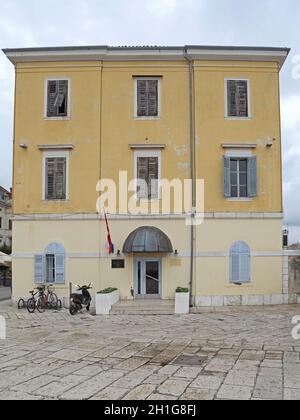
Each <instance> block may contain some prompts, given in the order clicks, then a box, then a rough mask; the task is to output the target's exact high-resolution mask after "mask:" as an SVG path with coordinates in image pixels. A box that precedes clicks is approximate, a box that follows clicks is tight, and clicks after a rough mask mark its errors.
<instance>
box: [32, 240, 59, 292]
mask: <svg viewBox="0 0 300 420" xmlns="http://www.w3.org/2000/svg"><path fill="white" fill-rule="evenodd" d="M65 259H66V257H65V248H64V247H63V245H61V244H59V243H51V244H49V245H48V246H47V247H46V248H45V251H44V253H43V254H36V255H35V256H34V281H35V284H44V283H48V284H51V283H53V284H65V279H66V274H65V271H66V270H65V265H66V264H65Z"/></svg>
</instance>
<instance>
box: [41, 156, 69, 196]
mask: <svg viewBox="0 0 300 420" xmlns="http://www.w3.org/2000/svg"><path fill="white" fill-rule="evenodd" d="M67 160H68V159H67V156H58V155H57V156H54V155H53V156H51V155H46V156H45V162H44V165H45V200H66V199H67Z"/></svg>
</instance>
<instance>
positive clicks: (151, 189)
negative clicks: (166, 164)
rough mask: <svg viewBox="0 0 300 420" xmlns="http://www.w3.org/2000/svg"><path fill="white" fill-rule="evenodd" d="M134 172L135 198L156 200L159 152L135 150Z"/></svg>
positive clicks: (157, 195)
mask: <svg viewBox="0 0 300 420" xmlns="http://www.w3.org/2000/svg"><path fill="white" fill-rule="evenodd" d="M135 174H136V179H137V198H138V199H141V200H143V199H144V200H158V199H159V179H160V153H159V152H157V153H155V152H136V154H135Z"/></svg>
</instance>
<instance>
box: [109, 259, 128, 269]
mask: <svg viewBox="0 0 300 420" xmlns="http://www.w3.org/2000/svg"><path fill="white" fill-rule="evenodd" d="M111 268H119V269H121V268H125V260H111Z"/></svg>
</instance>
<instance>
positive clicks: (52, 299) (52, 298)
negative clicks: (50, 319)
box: [49, 293, 58, 309]
mask: <svg viewBox="0 0 300 420" xmlns="http://www.w3.org/2000/svg"><path fill="white" fill-rule="evenodd" d="M49 306H50V308H52V309H57V308H58V297H57V295H56V294H55V293H50V295H49Z"/></svg>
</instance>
